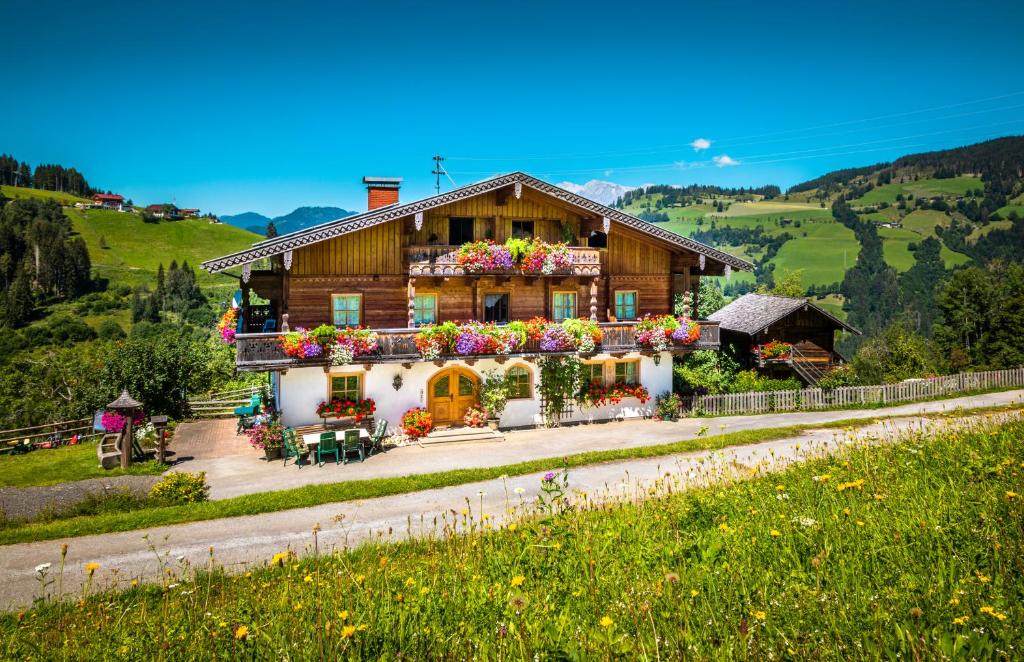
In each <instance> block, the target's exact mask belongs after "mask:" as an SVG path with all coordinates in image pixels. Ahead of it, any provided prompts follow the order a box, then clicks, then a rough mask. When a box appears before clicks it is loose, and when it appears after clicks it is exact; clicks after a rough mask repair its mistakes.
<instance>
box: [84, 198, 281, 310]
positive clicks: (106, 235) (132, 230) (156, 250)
mask: <svg viewBox="0 0 1024 662" xmlns="http://www.w3.org/2000/svg"><path fill="white" fill-rule="evenodd" d="M64 211H65V213H66V214H67V215H68V217H69V218H70V219H71V222H72V225H73V227H74V229H75V232H77V233H78V234H80V235H81V236H82V238H84V239H85V243H86V245H87V246H88V247H89V256H90V257H91V258H92V263H93V267H94V268H95V269H96V271H97V273H99V274H100V275H101V276H104V277H106V278H109V279H110V280H111V283H112V284H122V283H123V284H128V285H136V284H140V283H143V282H149V283H152V281H153V279H154V277H155V275H156V271H157V267H158V266H159V264H160V263H163V265H164V267H165V268H166V267H167V265H168V264H169V263H170V262H171V260H177V261H178V263H179V264H181V263H182V262H184V261H186V260H187V261H188V263H189V264H190V265H191V266H192V267H193V269H195V270H196V277H197V279H198V280H199V284H200V285H201V286H202V287H203V288H204V289H206V290H208V291H209V290H211V289H216V290H231V291H234V290H235V289H236V288H237V287H238V281H237V279H235V278H231V277H230V276H224V275H220V274H217V275H211V274H208V273H206V272H205V271H203V270H201V269H199V263H200V262H202V261H203V260H208V259H210V258H214V257H218V256H221V255H226V254H228V253H233V252H235V251H239V250H242V249H245V248H248V247H249V246H250V245H251V244H252V243H253V242H254V241H258V240H260V239H262V237H260V236H259V235H256V234H253V233H252V232H249V231H247V230H242V229H241V228H236V227H233V226H231V225H223V224H215V223H210V222H209V220H207V219H202V218H197V219H189V220H184V221H167V222H162V223H143V221H142V217H141V216H139V215H137V214H126V213H121V212H117V211H111V210H106V209H89V210H81V209H73V208H68V209H65V210H64ZM101 237H102V238H103V240H104V241H105V242H106V244H107V246H108V248H101V247H100V238H101Z"/></svg>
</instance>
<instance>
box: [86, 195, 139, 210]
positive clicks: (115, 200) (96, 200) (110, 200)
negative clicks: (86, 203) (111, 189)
mask: <svg viewBox="0 0 1024 662" xmlns="http://www.w3.org/2000/svg"><path fill="white" fill-rule="evenodd" d="M92 202H93V204H92V206H93V207H99V208H102V209H116V210H117V211H130V209H131V207H130V205H127V204H125V201H124V196H121V195H117V194H116V193H97V194H95V195H94V196H92Z"/></svg>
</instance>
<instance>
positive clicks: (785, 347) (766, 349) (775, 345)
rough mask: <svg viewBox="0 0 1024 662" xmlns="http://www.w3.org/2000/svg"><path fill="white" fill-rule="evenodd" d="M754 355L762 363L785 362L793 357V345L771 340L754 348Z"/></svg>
mask: <svg viewBox="0 0 1024 662" xmlns="http://www.w3.org/2000/svg"><path fill="white" fill-rule="evenodd" d="M754 354H755V355H756V356H757V358H759V359H761V360H762V361H765V360H767V361H785V360H788V359H790V358H791V357H792V356H793V345H792V343H788V342H782V341H780V340H772V341H770V342H766V343H765V344H763V345H758V346H757V347H755V348H754Z"/></svg>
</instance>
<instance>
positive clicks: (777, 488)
mask: <svg viewBox="0 0 1024 662" xmlns="http://www.w3.org/2000/svg"><path fill="white" fill-rule="evenodd" d="M775 491H776V492H785V491H786V486H785V485H782V484H779V485H776V486H775Z"/></svg>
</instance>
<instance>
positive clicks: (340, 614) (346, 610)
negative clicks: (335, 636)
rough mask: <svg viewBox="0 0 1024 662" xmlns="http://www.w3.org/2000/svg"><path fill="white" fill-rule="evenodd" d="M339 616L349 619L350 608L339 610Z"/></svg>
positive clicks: (344, 619) (345, 619)
mask: <svg viewBox="0 0 1024 662" xmlns="http://www.w3.org/2000/svg"><path fill="white" fill-rule="evenodd" d="M338 618H340V619H341V620H343V621H347V620H348V609H345V610H342V611H339V612H338Z"/></svg>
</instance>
